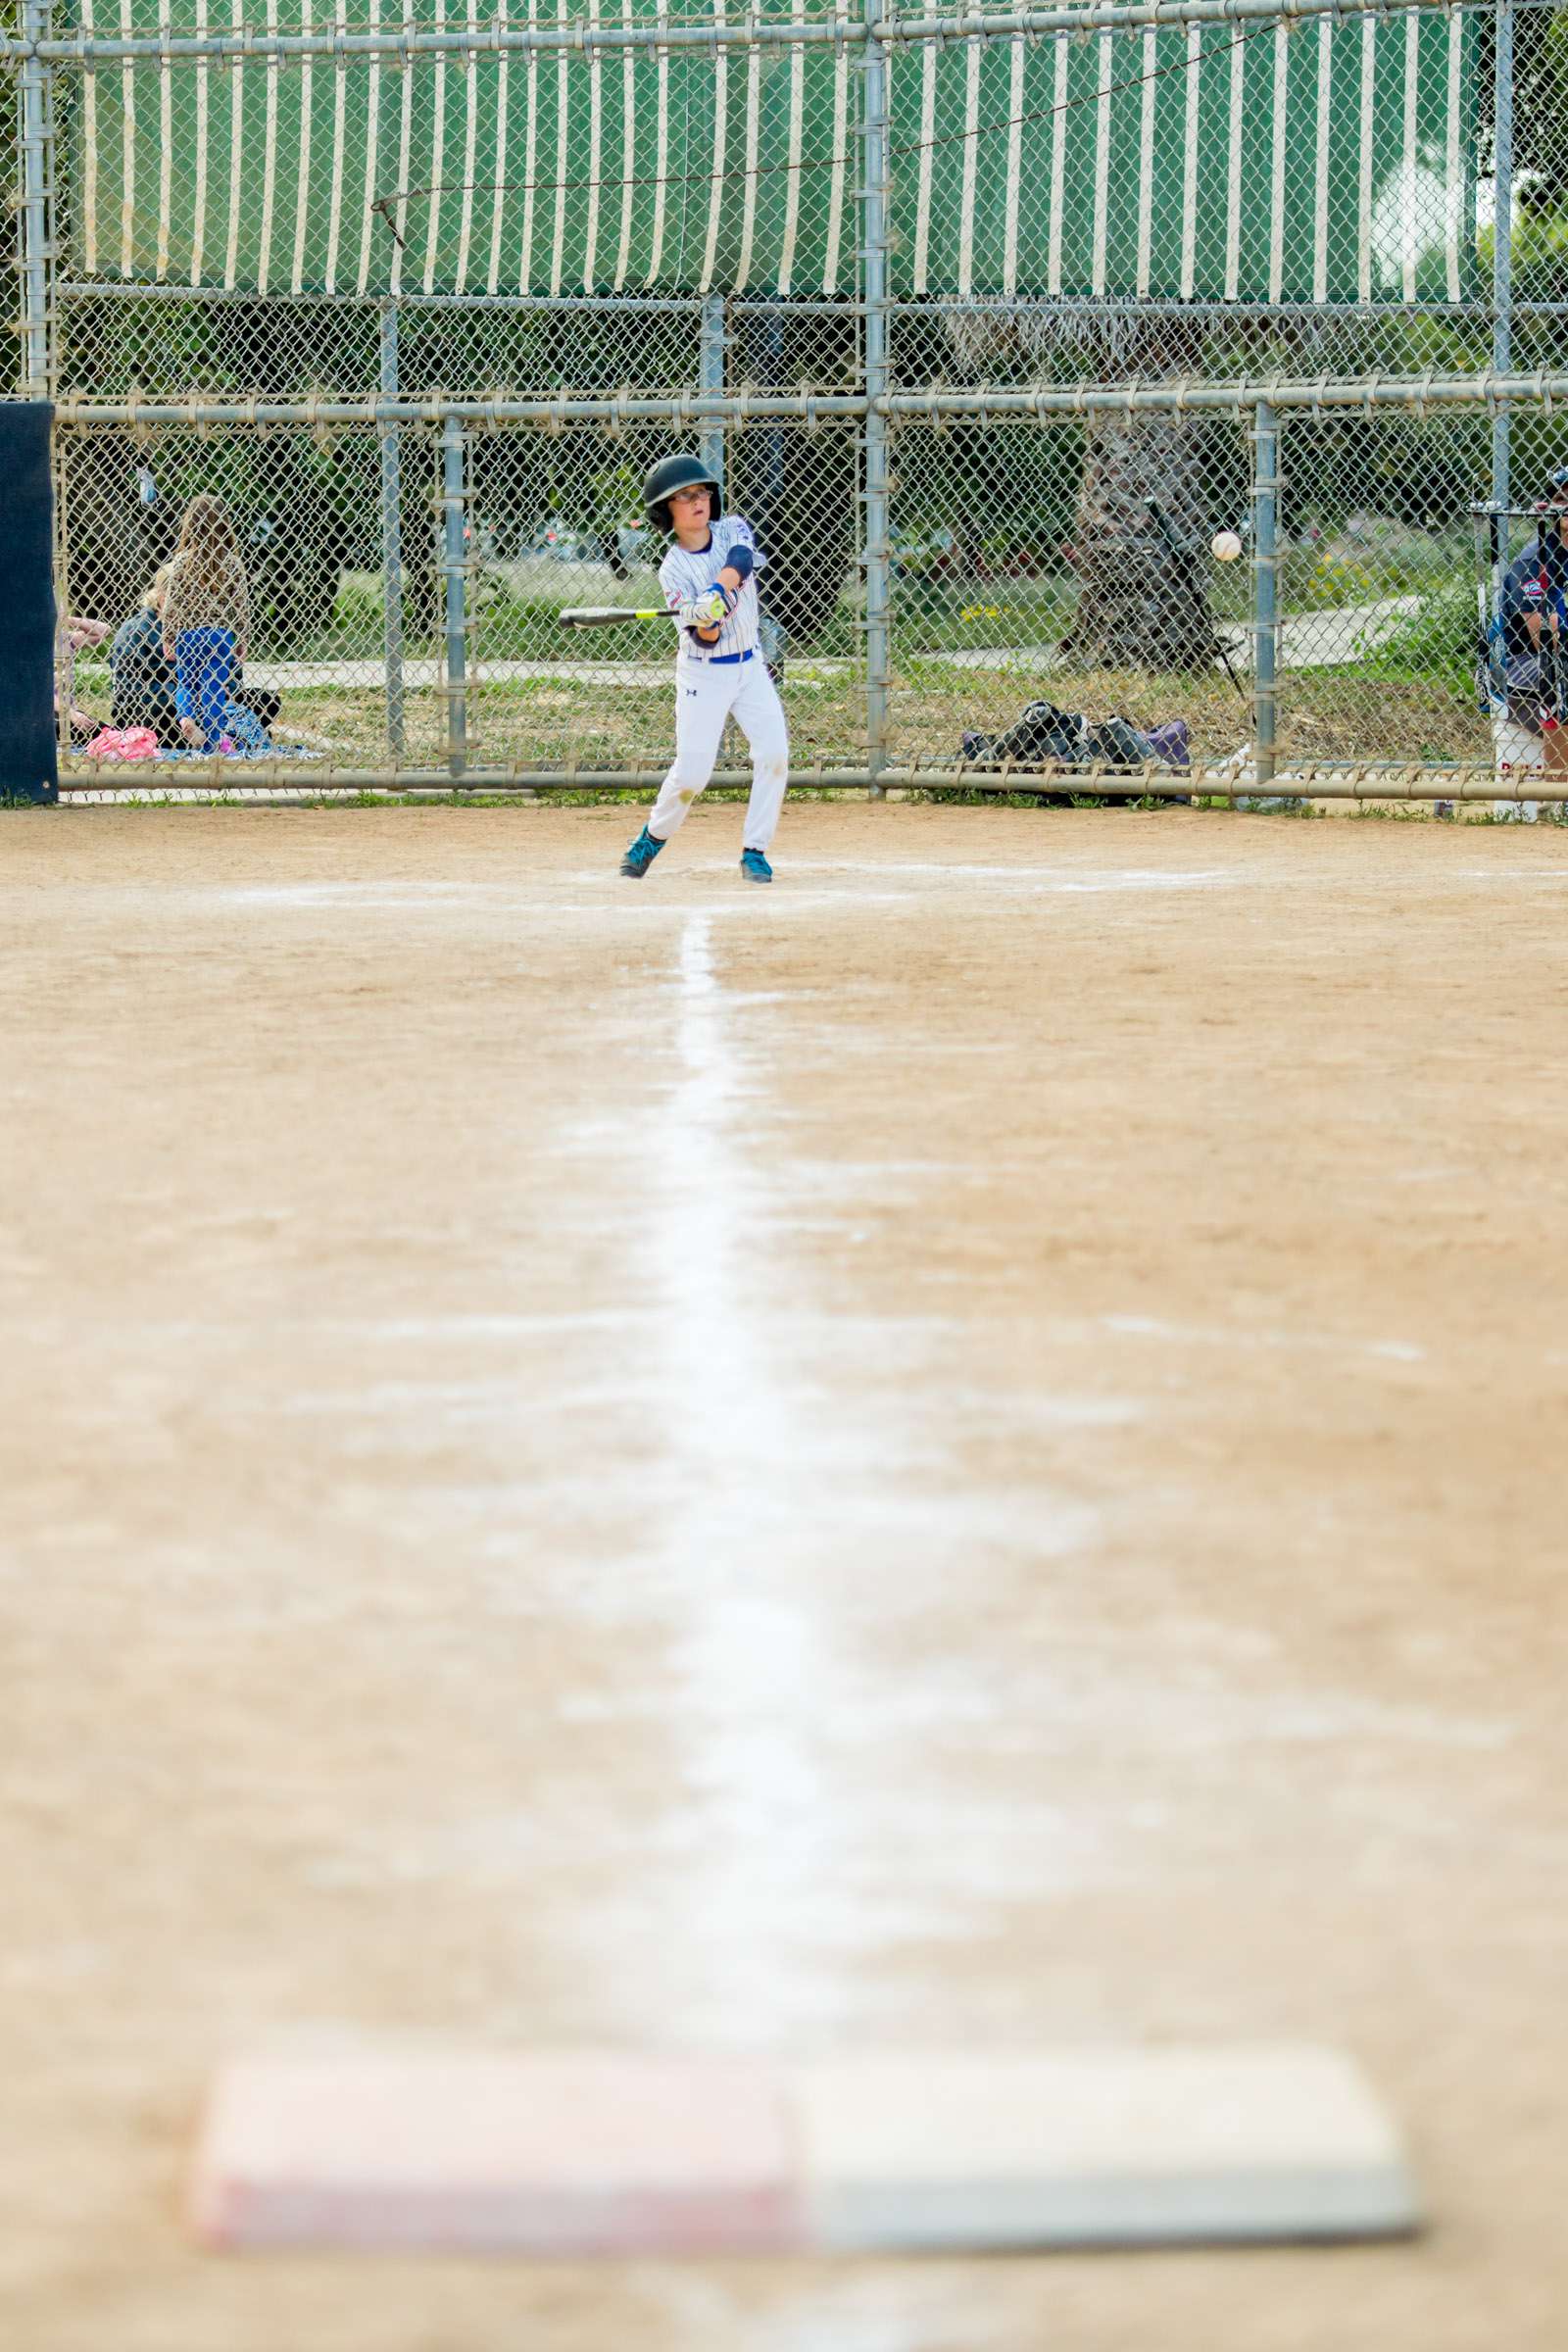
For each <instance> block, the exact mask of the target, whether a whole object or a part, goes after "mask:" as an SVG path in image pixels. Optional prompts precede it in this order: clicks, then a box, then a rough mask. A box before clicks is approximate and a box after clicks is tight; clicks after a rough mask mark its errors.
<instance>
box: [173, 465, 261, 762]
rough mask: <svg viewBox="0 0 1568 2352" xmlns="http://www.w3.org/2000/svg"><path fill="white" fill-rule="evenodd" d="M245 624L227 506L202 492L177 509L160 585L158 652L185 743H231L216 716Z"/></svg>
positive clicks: (245, 599) (208, 747)
mask: <svg viewBox="0 0 1568 2352" xmlns="http://www.w3.org/2000/svg"><path fill="white" fill-rule="evenodd" d="M249 628H250V596H249V592H248V590H247V587H246V583H245V565H244V564H243V562H242V561H241V559H240V552H239V544H238V541H237V540H236V539H235V536H234V526H233V524H232V522H230V520H229V518H228V510H227V508H226V507H225V506H224V505H223V503H222V501H221V499H217V498H213V497H210V496H209V495H208V494H207V493H206V492H205V491H204V492H203V493H202V494H201V495H200V496H199V497H196V498H193V499H192V500H191V502H190V505H189V506H188V507H187V508H186V509H185V518H184V520H183V521H182V522H181V524H180V526H179V545H178V546H177V547H176V549H175V550H174V557H173V561H172V564H170V566H169V576H168V579H167V581H166V582H165V587H164V659H165V661H166V662H172V663H173V665H174V708H175V711H177V713H178V716H179V731H180V733H181V735H182V736H183V737H184V739H185V741H186V743H188V744H189V745H190V746H191V748H192V749H193V750H195V749H197V748H200V749H201V750H202V751H206V752H221V751H227V750H231V749H232V748H233V747H232V745H231V744H230V742H229V739H228V737H227V736H226V735H225V734H224V732H223V719H224V713H225V712H226V711H227V709H228V706H229V703H230V701H231V700H232V699H233V694H234V688H235V684H236V682H237V679H238V675H239V665H240V663H241V662H243V661H244V659H245V639H246V635H247V633H248V631H249Z"/></svg>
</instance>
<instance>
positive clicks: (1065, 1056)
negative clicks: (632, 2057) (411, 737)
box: [0, 806, 1568, 2352]
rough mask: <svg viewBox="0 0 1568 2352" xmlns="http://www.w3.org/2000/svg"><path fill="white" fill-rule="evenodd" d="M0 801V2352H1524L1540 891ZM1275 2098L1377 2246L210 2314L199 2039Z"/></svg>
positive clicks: (1545, 1131)
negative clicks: (760, 2063)
mask: <svg viewBox="0 0 1568 2352" xmlns="http://www.w3.org/2000/svg"><path fill="white" fill-rule="evenodd" d="M635 822H636V820H635V817H633V816H630V815H628V813H627V812H626V811H624V810H617V809H595V810H582V811H564V810H553V809H545V808H531V807H525V808H518V809H500V810H479V809H474V810H463V809H458V810H453V809H428V810H415V809H394V810H385V811H382V810H365V811H358V810H355V811H350V810H345V811H329V812H317V811H305V810H299V811H296V810H274V811H252V810H238V809H212V810H195V809H180V810H137V809H125V810H121V809H76V810H69V809H67V810H60V811H53V812H38V813H36V814H27V813H17V814H13V815H6V816H3V817H0V921H3V926H4V935H5V937H6V938H7V940H8V942H9V947H10V954H9V956H8V970H9V976H10V987H9V991H8V1006H7V1021H6V1029H5V1037H4V1046H3V1049H0V1053H3V1066H4V1074H5V1080H6V1103H7V1107H8V1115H7V1120H6V1150H5V1161H6V1178H7V1180H6V1186H5V1192H6V1200H7V1204H8V1209H9V1215H8V1219H7V1224H6V1230H5V1236H4V1243H3V1250H0V1315H3V1321H4V1326H5V1329H6V1331H7V1334H8V1339H7V1349H6V1352H7V1359H8V1371H9V1380H8V1389H9V1399H8V1402H9V1410H8V1412H7V1415H6V1420H5V1431H4V1441H3V1446H4V1454H3V1475H4V1490H3V1491H4V1495H5V1511H4V1519H5V1537H4V1543H3V1549H4V1553H5V1566H6V1569H7V1574H6V1575H5V1577H4V1579H3V1581H0V1660H3V1666H0V1672H3V1678H4V1680H3V1689H4V1693H5V1698H4V1708H5V1719H6V1732H5V1766H6V1769H5V1771H4V1774H3V1776H0V1780H3V1788H0V1870H3V1882H4V1885H5V1887H6V1888H7V1889H8V1895H9V1899H8V1903H7V1920H6V1934H5V1937H4V1943H3V1947H0V1983H3V1985H4V2000H3V2004H0V2082H3V2084H4V2091H3V2094H0V2337H3V2339H4V2340H5V2342H6V2343H7V2344H14V2345H16V2346H17V2347H19V2352H523V2347H526V2348H527V2352H633V2348H635V2352H737V2347H745V2348H746V2352H753V2348H755V2352H1035V2348H1036V2347H1041V2346H1045V2345H1048V2344H1049V2345H1051V2346H1060V2347H1062V2352H1067V2348H1068V2347H1071V2352H1085V2348H1090V2352H1499V2348H1500V2347H1506V2348H1507V2352H1555V2348H1556V2347H1558V2346H1559V2345H1560V2344H1561V2342H1562V2340H1563V2328H1564V2312H1565V2309H1568V2240H1565V2238H1564V2234H1563V2230H1562V2227H1561V2205H1562V2188H1563V2182H1564V2179H1565V2177H1568V2019H1565V2015H1564V2007H1565V2003H1564V1990H1563V1988H1564V1985H1568V1905H1565V1903H1564V1899H1563V1891H1562V1890H1563V1886H1564V1883H1565V1879H1568V1804H1565V1799H1564V1794H1563V1791H1564V1789H1565V1787H1568V1728H1565V1716H1564V1709H1563V1705H1562V1689H1563V1666H1564V1638H1563V1626H1564V1607H1563V1601H1562V1595H1561V1592H1560V1589H1559V1588H1560V1572H1561V1568H1562V1564H1563V1559H1564V1553H1565V1549H1568V1545H1565V1540H1564V1507H1563V1499H1562V1498H1563V1492H1564V1474H1563V1463H1564V1457H1565V1440H1568V1409H1565V1407H1568V1333H1565V1328H1564V1318H1563V1308H1562V1301H1563V1298H1564V1295H1565V1289H1568V1218H1565V1189H1568V1188H1565V1175H1564V1171H1565V1169H1568V1091H1565V1088H1564V1084H1563V1049H1564V1038H1565V1020H1568V834H1565V833H1564V832H1562V831H1560V830H1557V829H1551V830H1547V829H1546V828H1540V829H1537V830H1534V831H1527V830H1522V829H1519V828H1515V827H1508V828H1503V827H1488V826H1453V827H1439V826H1434V825H1426V826H1418V825H1408V824H1374V823H1338V824H1328V823H1315V824H1314V823H1293V822H1289V821H1284V820H1279V819H1272V820H1271V819H1268V818H1244V817H1227V816H1222V815H1218V814H1215V815H1200V814H1197V813H1191V812H1183V811H1165V812H1163V813H1159V814H1142V813H1137V812H1121V813H1118V812H1111V811H1088V812H1082V813H1076V812H1066V813H1059V814H1049V813H1044V812H1039V811H1014V810H1005V809H989V810H988V809H947V810H944V809H930V808H914V807H887V808H882V809H864V808H855V807H842V806H841V807H816V808H804V809H796V810H794V811H787V812H786V817H785V823H784V828H783V830H782V832H781V835H780V838H779V842H778V845H777V865H778V874H779V880H778V883H777V885H776V887H775V888H774V889H773V890H772V891H771V892H770V893H762V892H758V891H748V890H747V889H746V888H745V887H744V886H743V885H742V883H741V882H740V880H739V878H738V875H737V873H736V870H735V859H736V858H737V857H738V854H739V831H740V822H739V812H738V811H737V810H736V809H734V808H715V809H701V810H699V811H698V813H697V814H696V816H695V817H694V818H693V820H692V822H691V824H690V826H689V828H688V830H687V832H686V834H685V835H684V836H683V837H682V839H681V841H680V842H679V843H678V844H677V845H675V846H674V847H673V848H672V849H671V850H670V851H668V852H667V853H666V854H665V856H664V857H663V858H662V859H661V861H660V863H659V865H658V866H657V867H656V868H655V869H654V871H653V874H652V875H651V876H650V878H649V880H648V882H647V883H646V884H644V885H642V886H640V887H633V886H632V885H629V884H625V883H622V882H621V881H620V880H619V879H618V878H617V876H616V874H615V871H614V865H615V859H616V858H617V856H618V852H619V849H620V847H621V845H622V842H623V841H624V839H625V838H627V837H628V836H629V834H630V833H631V832H632V831H633V830H635ZM345 2025H350V2026H359V2025H364V2026H370V2027H374V2028H409V2029H413V2030H417V2031H418V2032H420V2033H429V2032H435V2033H445V2034H456V2035H461V2036H465V2037H471V2038H474V2039H478V2040H483V2039H485V2038H495V2039H500V2040H505V2041H509V2042H513V2041H522V2042H526V2041H533V2040H538V2041H544V2042H549V2043H580V2042H584V2041H610V2042H615V2043H622V2044H628V2045H633V2046H642V2045H655V2046H681V2045H696V2046H700V2047H714V2046H717V2047H722V2048H726V2049H740V2048H752V2047H757V2048H765V2049H770V2050H783V2049H788V2050H818V2049H826V2048H831V2047H834V2046H839V2045H843V2044H846V2043H859V2042H863V2041H867V2040H869V2041H893V2040H907V2041H915V2042H921V2041H927V2040H930V2041H941V2040H948V2039H956V2038H957V2039H963V2040H965V2041H966V2042H972V2043H984V2042H987V2041H992V2042H1009V2041H1016V2040H1018V2039H1035V2038H1038V2039H1042V2040H1047V2041H1054V2040H1072V2039H1076V2038H1080V2037H1091V2038H1093V2037H1102V2036H1106V2035H1109V2036H1114V2037H1131V2038H1138V2037H1143V2036H1159V2037H1164V2036H1192V2037H1197V2038H1208V2037H1217V2038H1237V2037H1250V2036H1270V2037H1272V2036H1279V2035H1284V2036H1289V2037H1310V2038H1327V2039H1331V2040H1335V2041H1339V2042H1343V2043H1344V2044H1346V2045H1347V2046H1348V2047H1349V2048H1350V2049H1352V2050H1353V2051H1355V2052H1356V2053H1357V2054H1358V2055H1359V2056H1360V2057H1361V2058H1363V2060H1364V2061H1365V2062H1366V2063H1367V2065H1368V2067H1369V2068H1370V2070H1371V2071H1372V2073H1373V2075H1374V2076H1375V2078H1376V2080H1377V2081H1378V2082H1379V2083H1380V2084H1381V2085H1382V2087H1383V2088H1384V2090H1385V2091H1386V2093H1387V2095H1388V2096H1389V2098H1390V2099H1391V2101H1392V2103H1393V2104H1394V2105H1395V2107H1396V2108H1397V2111H1398V2112H1399V2113H1400V2115H1401V2116H1402V2117H1403V2118H1404V2119H1405V2122H1406V2124H1407V2126H1408V2130H1409V2134H1410V2138H1411V2141H1412V2145H1413V2149H1414V2153H1415V2156H1416V2160H1417V2164H1418V2167H1419V2170H1420V2174H1421V2176H1422V2179H1423V2180H1424V2182H1425V2184H1426V2187H1427V2190H1428V2192H1429V2195H1430V2199H1431V2202H1432V2206H1433V2209H1434V2214H1435V2218H1436V2229H1435V2231H1434V2233H1433V2234H1432V2235H1431V2236H1430V2237H1429V2238H1428V2240H1427V2241H1426V2242H1425V2243H1423V2244H1420V2245H1418V2246H1412V2247H1406V2248H1399V2249H1386V2250H1378V2251H1361V2252H1352V2253H1346V2252H1338V2253H1315V2254H1306V2253H1293V2252H1284V2253H1267V2254H1262V2253H1254V2254H1249V2255H1235V2254H1232V2255H1221V2254H1197V2255H1193V2254H1190V2255H1184V2256H1177V2255H1159V2256H1142V2257H1138V2258H1121V2257H1106V2256H1099V2257H1094V2258H1087V2257H1086V2258H1076V2257H1075V2258H1070V2259H1065V2260H1063V2259H1056V2260H1052V2261H1026V2260H1018V2261H1005V2262H987V2263H984V2264H980V2263H974V2264H963V2263H957V2262H949V2261H941V2262H929V2263H923V2264H899V2263H886V2264H874V2263H856V2264H845V2265H841V2266H837V2267H834V2266H829V2265H825V2264H824V2265H819V2266H805V2267H802V2268H799V2269H789V2268H785V2267H782V2266H769V2265H760V2266H755V2267H750V2266H746V2265H742V2264H732V2265H727V2266H698V2265H691V2266H671V2267H668V2268H660V2267H657V2266H639V2267H631V2268H624V2269H608V2270H605V2271H602V2272H601V2271H594V2270H591V2269H588V2268H578V2267H570V2266H567V2267H563V2268H559V2269H552V2268H547V2267H541V2266H536V2267H529V2266H517V2265H506V2264H497V2265H493V2266H484V2265H479V2264H456V2263H442V2264H418V2263H403V2264H376V2263H371V2262H359V2263H355V2264H339V2263H332V2262H327V2261H309V2262H307V2261H295V2260H270V2261H264V2262H253V2263H248V2264H247V2263H239V2262H223V2261H221V2260H215V2259H210V2258H203V2257H200V2256H198V2255H196V2254H195V2253H193V2252H192V2251H191V2250H190V2248H189V2246H188V2245H187V2244H186V2242H185V2241H184V2239H183V2237H182V2235H181V2231H180V2229H179V2226H178V2213H177V2198H178V2188H179V2182H180V2180H181V2174H182V2167H183V2164H184V2160H185V2156H186V2152H187V2149H188V2146H189V2139H190V2132H191V2126H192V2120H193V2116H194V2113H195V2109H196V2105H197V2102H198V2099H199V2096H200V2092H201V2088H202V2084H203V2082H204V2080H205V2079H206V2077H207V2075H208V2073H209V2071H210V2069H211V2068H212V2066H213V2064H214V2062H215V2061H216V2060H217V2059H218V2058H219V2057H220V2056H221V2055H222V2054H223V2053H225V2052H227V2051H229V2050H231V2049H234V2048H237V2047H241V2046H248V2045H250V2044H252V2043H253V2042H255V2041H256V2040H257V2039H258V2038H261V2037H265V2036H267V2035H268V2034H270V2033H273V2032H276V2031H283V2032H288V2033H293V2032H294V2031H295V2030H297V2029H315V2028H319V2027H324V2028H328V2029H336V2028H339V2027H342V2026H345Z"/></svg>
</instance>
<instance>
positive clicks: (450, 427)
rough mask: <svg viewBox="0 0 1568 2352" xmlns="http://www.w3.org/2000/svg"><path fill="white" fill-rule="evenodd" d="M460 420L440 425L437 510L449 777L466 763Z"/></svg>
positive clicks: (464, 578) (464, 599) (459, 418)
mask: <svg viewBox="0 0 1568 2352" xmlns="http://www.w3.org/2000/svg"><path fill="white" fill-rule="evenodd" d="M463 455H464V452H463V420H462V418H461V417H454V416H452V415H451V414H449V415H448V417H447V419H446V422H445V423H444V424H443V426H442V428H441V509H442V514H443V516H444V525H443V530H442V540H443V543H444V550H445V552H444V555H443V559H442V564H441V568H442V570H443V571H444V572H445V574H446V583H447V596H446V621H447V660H446V672H447V675H446V688H447V767H448V770H449V772H450V773H451V775H452V777H453V779H454V781H455V780H456V779H457V778H458V777H460V776H461V775H462V774H463V772H464V770H465V768H466V766H467V764H468V697H467V693H466V685H467V649H466V643H465V638H466V626H467V616H466V601H467V599H466V589H467V563H466V548H465V546H464V537H465V520H466V517H465V512H464V495H463Z"/></svg>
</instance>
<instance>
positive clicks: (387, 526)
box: [380, 302, 406, 767]
mask: <svg viewBox="0 0 1568 2352" xmlns="http://www.w3.org/2000/svg"><path fill="white" fill-rule="evenodd" d="M397 396H398V312H397V304H396V303H395V302H388V303H384V304H383V305H382V308H381V397H382V399H383V400H396V398H397ZM380 440H381V650H382V654H383V657H384V659H385V662H386V741H387V750H388V752H389V753H390V754H391V758H392V764H393V766H394V767H401V766H402V765H403V760H404V754H405V749H406V736H405V730H404V719H403V466H402V451H401V449H400V447H399V436H398V428H397V426H396V425H395V424H383V425H382V427H381V433H380Z"/></svg>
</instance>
